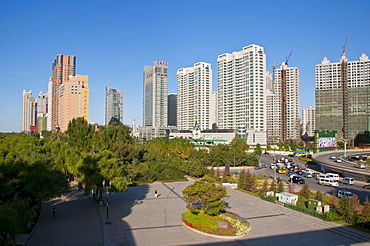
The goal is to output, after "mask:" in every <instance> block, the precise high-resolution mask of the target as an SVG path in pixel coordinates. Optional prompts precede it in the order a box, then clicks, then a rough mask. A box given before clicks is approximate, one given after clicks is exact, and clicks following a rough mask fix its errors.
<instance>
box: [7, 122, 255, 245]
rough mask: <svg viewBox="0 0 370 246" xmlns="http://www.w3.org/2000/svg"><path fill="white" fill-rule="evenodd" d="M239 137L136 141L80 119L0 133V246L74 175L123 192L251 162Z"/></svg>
mask: <svg viewBox="0 0 370 246" xmlns="http://www.w3.org/2000/svg"><path fill="white" fill-rule="evenodd" d="M247 148H248V146H247V145H246V144H245V141H243V140H239V139H236V140H234V141H233V145H232V146H225V145H219V146H215V147H211V148H210V149H209V151H208V150H196V149H194V147H193V145H192V144H190V143H189V141H187V140H185V139H182V138H176V139H173V140H168V139H159V138H158V139H153V140H151V141H144V142H140V141H138V140H137V139H136V138H133V137H131V136H130V132H129V128H128V127H127V126H123V125H110V126H100V127H99V128H98V129H96V128H95V127H94V126H91V125H89V124H88V123H87V122H86V121H85V120H84V119H83V118H77V119H73V120H72V121H71V122H70V123H69V124H68V129H67V131H65V132H43V133H42V137H41V136H40V135H39V134H36V133H35V134H32V135H31V136H26V135H24V134H16V133H12V134H11V133H0V244H4V243H5V242H7V241H9V238H14V236H15V235H16V234H19V233H23V232H24V231H25V228H26V227H27V225H28V223H30V222H31V223H32V221H33V218H34V216H35V214H36V213H37V211H39V206H40V202H41V201H42V200H47V199H50V198H52V197H55V196H58V195H60V194H63V193H65V192H67V189H68V179H69V180H71V179H74V180H76V181H78V182H79V184H80V185H81V186H82V187H84V188H85V192H86V193H89V192H90V191H91V188H92V187H94V188H95V189H96V190H98V191H100V192H102V191H103V189H102V182H103V180H111V181H112V189H113V190H116V191H125V190H126V189H127V186H128V185H130V184H134V183H145V182H153V181H156V180H163V181H166V180H167V181H168V180H183V179H184V176H185V175H190V176H194V177H202V176H204V175H205V174H206V173H208V172H209V171H208V170H209V169H207V168H206V167H208V166H223V165H224V164H225V163H226V162H229V163H233V161H234V160H237V162H236V165H257V163H258V157H257V156H256V155H254V154H247V153H246V152H245V150H246V149H247Z"/></svg>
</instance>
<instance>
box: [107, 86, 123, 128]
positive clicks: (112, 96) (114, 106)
mask: <svg viewBox="0 0 370 246" xmlns="http://www.w3.org/2000/svg"><path fill="white" fill-rule="evenodd" d="M113 122H117V123H118V124H123V91H121V90H116V89H112V86H107V87H106V88H105V125H110V124H112V123H113Z"/></svg>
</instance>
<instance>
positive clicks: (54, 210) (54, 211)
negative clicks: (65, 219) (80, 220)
mask: <svg viewBox="0 0 370 246" xmlns="http://www.w3.org/2000/svg"><path fill="white" fill-rule="evenodd" d="M52 212H53V219H55V213H56V212H57V210H56V209H55V208H53V210H52Z"/></svg>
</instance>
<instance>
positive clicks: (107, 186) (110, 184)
mask: <svg viewBox="0 0 370 246" xmlns="http://www.w3.org/2000/svg"><path fill="white" fill-rule="evenodd" d="M111 188H112V181H111V180H109V185H105V180H103V189H105V192H106V194H107V220H106V221H105V224H106V225H108V224H110V221H109V217H108V195H109V189H111Z"/></svg>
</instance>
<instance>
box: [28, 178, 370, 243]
mask: <svg viewBox="0 0 370 246" xmlns="http://www.w3.org/2000/svg"><path fill="white" fill-rule="evenodd" d="M190 183H191V181H187V182H173V183H153V184H148V185H139V186H136V187H129V189H128V191H127V192H125V193H115V194H112V195H111V196H110V197H109V220H110V221H111V224H109V225H105V224H104V222H105V220H106V207H100V206H99V205H98V203H97V202H94V201H92V200H91V199H89V198H85V197H84V196H83V195H82V194H81V193H80V192H78V191H77V190H74V191H73V192H72V194H71V195H70V196H67V197H65V198H59V199H55V200H52V201H50V202H48V203H46V204H45V205H44V207H43V213H42V217H41V219H40V222H39V224H38V225H37V228H36V229H35V231H34V233H33V235H32V236H31V238H30V240H29V241H28V243H27V244H26V245H27V246H33V245H104V246H121V245H131V246H146V245H148V246H149V245H150V246H156V245H161V246H162V245H210V246H211V245H215V246H216V245H230V246H240V245H244V246H246V245H276V246H280V245H284V246H285V245H287V244H288V245H293V246H294V245H300V246H301V245H315V246H321V245H322V246H324V245H325V246H337V245H338V246H339V245H370V235H369V234H366V233H362V232H358V231H356V230H353V229H351V228H347V227H343V226H340V225H337V224H334V223H330V222H325V221H322V220H320V219H317V218H314V217H311V216H308V215H305V214H302V213H299V212H296V211H293V210H290V209H287V208H285V207H283V206H280V205H276V204H272V203H269V202H266V201H263V200H261V199H259V198H256V197H253V196H251V195H248V194H245V193H243V192H240V191H235V190H229V191H228V192H229V194H230V195H231V197H230V198H229V201H228V202H229V206H230V209H229V210H230V211H232V212H235V213H237V214H239V215H240V216H242V217H245V218H247V219H248V221H249V222H250V224H251V226H252V230H251V232H250V233H249V234H248V235H247V236H246V237H245V238H244V239H242V240H220V239H215V238H210V237H206V236H203V235H200V234H197V233H194V232H191V231H190V230H188V229H186V228H185V227H183V226H182V225H181V214H182V213H183V212H184V211H185V210H186V208H185V206H186V202H185V201H184V199H183V197H182V192H181V191H182V190H183V189H184V188H185V187H186V186H187V185H189V184H190ZM156 189H157V190H158V193H159V197H158V198H155V197H154V191H155V190H156ZM52 207H56V209H57V217H56V219H53V218H52V214H51V209H52Z"/></svg>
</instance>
